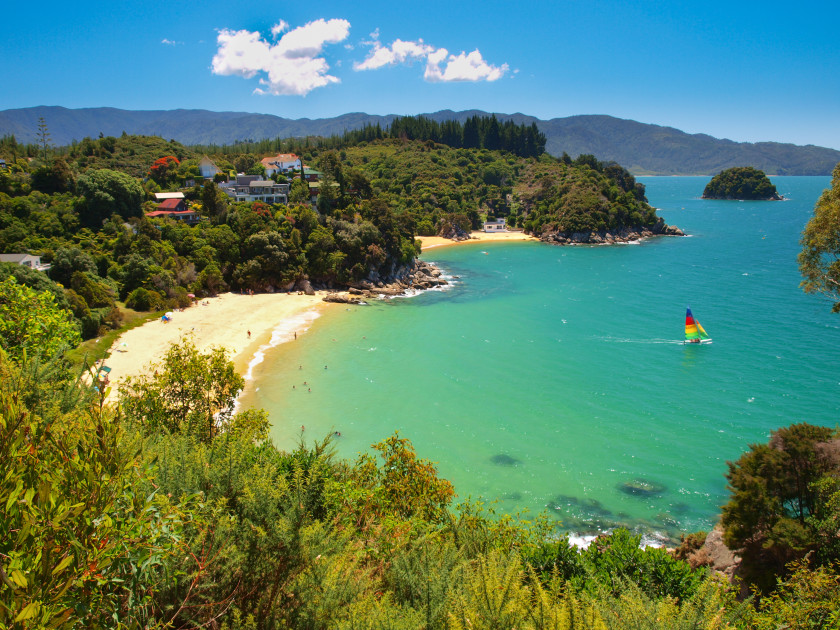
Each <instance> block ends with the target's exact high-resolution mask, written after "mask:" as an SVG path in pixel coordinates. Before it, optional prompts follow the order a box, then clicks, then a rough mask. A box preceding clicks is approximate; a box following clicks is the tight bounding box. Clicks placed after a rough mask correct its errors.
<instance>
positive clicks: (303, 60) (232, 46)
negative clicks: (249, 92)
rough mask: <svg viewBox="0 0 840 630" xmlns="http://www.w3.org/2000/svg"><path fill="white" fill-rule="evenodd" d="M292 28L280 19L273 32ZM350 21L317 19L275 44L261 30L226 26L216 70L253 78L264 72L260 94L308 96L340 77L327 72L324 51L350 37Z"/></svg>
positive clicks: (223, 30) (215, 60) (286, 34)
mask: <svg viewBox="0 0 840 630" xmlns="http://www.w3.org/2000/svg"><path fill="white" fill-rule="evenodd" d="M288 28H289V25H288V24H287V23H286V22H284V21H282V20H281V21H280V22H278V23H277V24H276V25H275V26H274V27H273V28H272V29H271V34H272V35H273V36H274V37H275V38H276V37H277V36H278V35H279V34H280V33H282V32H283V31H285V30H286V29H288ZM349 33H350V22H348V21H347V20H339V19H334V20H323V19H320V20H315V21H314V22H309V23H308V24H305V25H304V26H299V27H298V28H295V29H292V30H290V31H288V32H287V33H285V34H284V35H283V36H282V37H281V38H280V39H279V40H278V41H277V43H275V44H271V43H269V42H268V41H266V40H265V39H264V38H263V37H262V35H261V34H260V33H258V32H251V31H245V30H242V31H233V30H230V29H222V30H221V31H219V36H218V38H217V43H218V50H217V52H216V55H215V56H214V57H213V73H214V74H219V75H235V76H240V77H244V78H246V79H251V78H253V77H255V76H257V75H258V74H262V73H264V74H265V76H263V77H261V78H260V85H261V86H262V87H258V88H257V89H256V90H254V91H255V92H256V93H257V94H275V95H281V94H293V95H299V96H306V95H307V94H308V93H309V92H311V91H312V90H314V89H316V88H319V87H324V86H325V85H329V84H330V83H338V82H339V80H338V78H337V77H334V76H332V75H330V74H327V73H328V71H329V69H330V67H329V65H328V64H327V62H326V60H325V59H324V58H323V57H321V56H320V55H321V53H322V51H323V49H324V46H325V45H326V44H336V43H338V42H341V41H343V40H345V39H347V36H348V35H349Z"/></svg>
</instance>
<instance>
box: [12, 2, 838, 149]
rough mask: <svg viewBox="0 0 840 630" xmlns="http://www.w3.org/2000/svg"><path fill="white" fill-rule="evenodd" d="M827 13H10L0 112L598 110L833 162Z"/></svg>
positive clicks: (151, 8) (717, 6) (67, 5)
mask: <svg viewBox="0 0 840 630" xmlns="http://www.w3.org/2000/svg"><path fill="white" fill-rule="evenodd" d="M838 18H840V3H837V2H831V1H828V0H826V1H823V2H809V1H807V0H806V1H802V2H785V3H781V2H773V1H767V2H752V1H748V2H738V0H734V1H733V0H730V1H729V2H721V1H718V0H710V1H706V2H681V1H676V2H657V1H655V0H649V1H638V0H623V1H620V2H618V1H611V0H604V1H599V0H587V1H583V0H580V1H578V0H575V1H557V2H524V3H515V2H504V3H502V2H495V1H490V2H487V1H484V2H475V1H473V0H464V1H461V2H453V1H450V2H437V1H435V0H429V1H426V2H413V1H403V2H395V1H389V2H380V1H375V2H365V1H364V0H358V1H356V2H333V1H330V0H326V1H321V2H311V1H310V2H300V1H298V2H294V1H291V2H289V1H286V2H271V1H265V2H249V3H241V2H235V1H231V0H226V1H224V2H216V1H215V0H205V1H204V2H199V3H193V4H188V3H183V2H168V3H167V2H154V3H152V2H145V1H142V0H141V1H137V2H131V3H129V2H108V3H105V2H85V1H80V2H67V1H66V0H65V1H63V2H52V1H47V2H20V1H15V2H8V3H6V4H5V5H4V10H3V18H2V20H0V53H2V62H0V63H2V66H0V67H2V77H3V80H2V88H0V109H11V108H18V107H30V106H35V105H61V106H64V107H70V108H77V107H101V106H110V107H119V108H124V109H177V108H186V109H209V110H214V111H247V112H258V113H268V114H275V115H278V116H283V117H287V118H304V117H306V118H324V117H331V116H336V115H340V114H343V113H348V112H366V113H370V114H419V113H424V112H434V111H438V110H441V109H453V110H463V109H473V108H475V109H481V110H485V111H493V112H501V113H514V112H522V113H525V114H531V115H534V116H537V117H539V118H543V119H549V118H555V117H563V116H571V115H575V114H609V115H612V116H616V117H619V118H629V119H633V120H638V121H641V122H646V123H654V124H660V125H667V126H673V127H676V128H678V129H682V130H683V131H687V132H689V133H707V134H710V135H712V136H715V137H718V138H730V139H732V140H737V141H751V142H755V141H763V140H774V141H779V142H793V143H796V144H817V145H821V146H828V147H832V148H836V149H840V40H838V38H837V36H836V25H837V24H838V22H840V19H838ZM48 122H49V121H48Z"/></svg>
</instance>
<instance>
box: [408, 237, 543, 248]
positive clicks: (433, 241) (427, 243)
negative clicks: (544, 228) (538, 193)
mask: <svg viewBox="0 0 840 630" xmlns="http://www.w3.org/2000/svg"><path fill="white" fill-rule="evenodd" d="M417 238H418V239H420V241H421V243H422V248H423V251H426V250H427V249H433V248H435V247H447V246H449V245H466V244H468V243H486V242H489V241H537V240H539V239H538V238H537V237H535V236H531V235H530V234H525V232H472V233H470V238H469V240H464V241H453V240H452V239H449V238H442V237H440V236H422V237H421V236H418V237H417Z"/></svg>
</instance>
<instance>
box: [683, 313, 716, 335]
mask: <svg viewBox="0 0 840 630" xmlns="http://www.w3.org/2000/svg"><path fill="white" fill-rule="evenodd" d="M685 343H712V338H711V337H709V335H708V334H707V333H706V331H705V330H703V327H702V326H701V325H700V322H698V321H697V320H696V319H694V315H692V314H691V309H690V308H687V309H685Z"/></svg>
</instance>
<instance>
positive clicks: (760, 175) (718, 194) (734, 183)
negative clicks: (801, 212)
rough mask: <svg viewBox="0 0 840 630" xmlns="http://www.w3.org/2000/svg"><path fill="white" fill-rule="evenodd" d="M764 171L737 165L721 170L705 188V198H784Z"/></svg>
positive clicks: (751, 199)
mask: <svg viewBox="0 0 840 630" xmlns="http://www.w3.org/2000/svg"><path fill="white" fill-rule="evenodd" d="M783 198H784V197H782V196H781V195H780V194H779V193H778V192H776V187H775V186H774V185H773V184H772V183H770V180H769V179H768V178H767V175H765V174H764V171H760V170H758V169H757V168H753V167H752V166H736V167H735V168H728V169H726V170H723V171H721V172H720V173H718V174H717V175H715V176H714V177H712V181H710V182H709V183H708V184H706V188H705V189H704V190H703V199H733V200H739V201H779V200H781V199H783Z"/></svg>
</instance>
